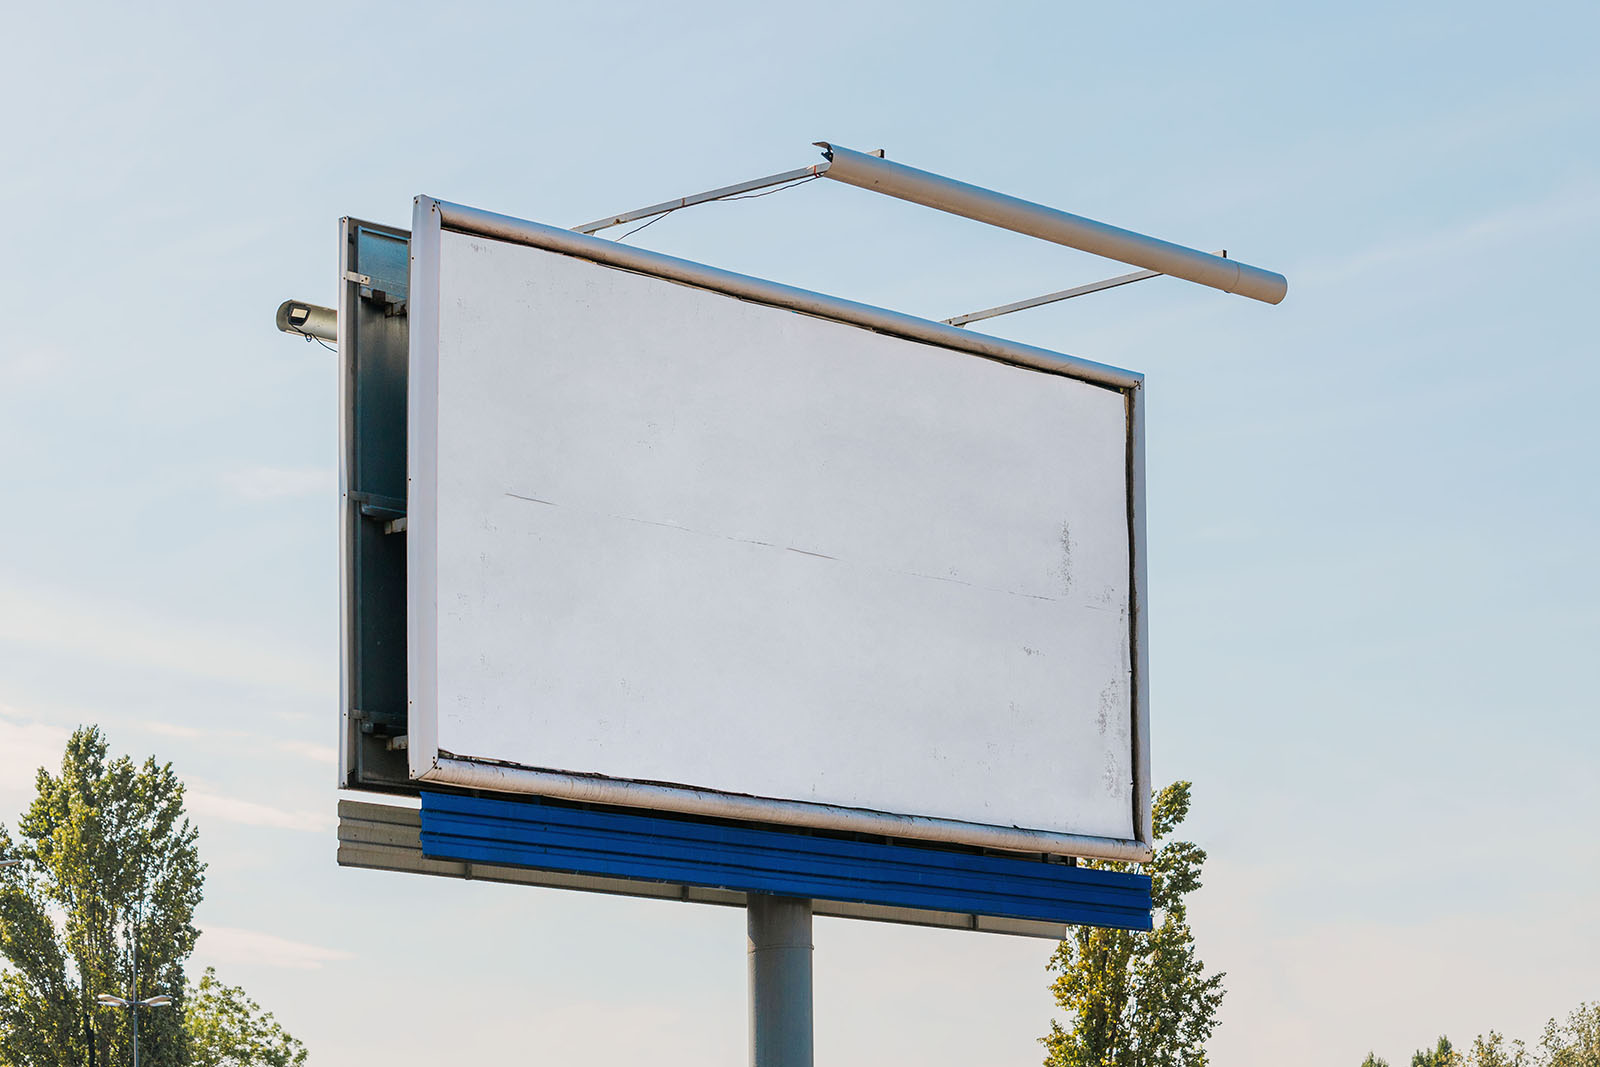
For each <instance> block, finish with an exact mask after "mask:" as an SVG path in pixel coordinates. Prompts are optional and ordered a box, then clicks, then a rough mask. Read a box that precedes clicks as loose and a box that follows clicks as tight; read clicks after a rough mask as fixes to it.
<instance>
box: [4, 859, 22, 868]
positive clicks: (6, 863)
mask: <svg viewBox="0 0 1600 1067" xmlns="http://www.w3.org/2000/svg"><path fill="white" fill-rule="evenodd" d="M21 866H22V861H21V860H0V869H4V868H6V867H21Z"/></svg>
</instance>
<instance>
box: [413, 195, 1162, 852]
mask: <svg viewBox="0 0 1600 1067" xmlns="http://www.w3.org/2000/svg"><path fill="white" fill-rule="evenodd" d="M424 203H428V202H426V201H424ZM422 214H423V213H422V212H419V219H418V228H417V230H416V231H414V235H415V236H414V240H413V256H414V262H413V267H412V284H411V293H410V298H411V308H410V314H411V316H412V339H411V346H412V347H411V372H410V405H411V414H410V419H411V427H412V430H411V434H410V450H411V453H410V470H411V495H410V504H409V519H408V522H409V543H408V567H409V579H408V617H409V626H410V642H409V643H410V656H409V662H410V700H411V706H410V712H409V714H410V721H411V726H410V760H411V768H412V774H413V775H414V776H415V777H418V778H421V779H425V780H434V781H441V782H453V783H455V784H463V785H474V786H479V787H483V786H485V785H486V784H487V785H489V786H490V787H494V788H507V789H525V790H527V791H530V792H557V793H560V792H561V791H560V790H558V789H555V788H554V787H552V786H550V784H549V783H552V782H564V783H567V785H566V787H565V788H566V789H567V792H566V795H574V796H581V795H587V794H583V793H582V792H581V790H580V791H579V792H573V791H572V790H573V788H574V787H573V786H572V783H574V782H576V783H579V785H580V786H581V785H582V783H595V782H601V783H608V782H616V783H623V784H627V783H634V784H637V785H638V786H639V789H638V790H636V791H635V792H634V793H632V794H626V793H624V794H617V793H616V792H615V791H613V792H610V793H597V794H594V795H596V796H601V797H603V798H610V799H616V798H617V797H618V796H619V795H624V796H625V797H626V796H637V797H640V798H646V799H622V800H621V801H620V802H623V803H635V804H645V805H647V806H652V807H659V808H665V809H674V808H676V809H677V810H683V811H701V812H706V811H711V812H715V811H718V810H720V809H717V808H716V807H715V806H714V797H715V796H716V795H724V794H725V795H730V796H735V797H742V798H743V799H744V800H745V801H746V807H745V808H744V809H741V810H744V811H747V812H748V813H750V814H749V817H752V818H761V817H762V815H761V814H760V811H761V805H762V804H765V803H767V802H769V801H770V802H773V803H772V805H771V807H772V809H773V810H774V811H777V810H779V809H780V808H781V810H782V811H783V812H784V813H785V814H784V815H783V816H782V821H788V822H791V823H792V822H801V823H804V822H806V821H807V816H806V812H807V811H810V810H815V811H816V813H817V815H818V818H817V821H816V822H815V825H817V826H822V827H829V826H833V827H839V826H843V825H845V824H844V823H841V822H840V821H839V819H838V817H837V813H838V810H839V809H856V810H858V811H860V812H862V813H887V814H888V815H891V816H895V817H897V818H898V817H906V818H908V819H915V820H917V821H918V823H917V824H918V825H921V826H927V825H932V826H936V827H938V826H943V827H944V829H943V830H941V831H939V832H937V833H929V832H925V831H918V832H917V833H916V834H915V835H914V836H923V837H941V838H942V839H944V840H949V841H956V842H965V843H968V844H989V843H993V840H994V839H993V838H992V836H985V835H984V834H982V833H977V832H967V831H965V830H963V827H984V826H987V827H1000V828H1021V829H1023V830H1028V831H1038V832H1040V836H1041V838H1046V839H1047V838H1049V837H1050V835H1071V836H1076V837H1084V838H1094V839H1105V840H1108V841H1116V842H1122V843H1123V844H1124V845H1127V844H1130V843H1134V842H1138V841H1143V840H1144V839H1145V838H1146V835H1147V833H1148V831H1147V829H1145V828H1144V827H1142V826H1140V825H1139V823H1140V822H1141V819H1140V815H1139V806H1138V804H1137V803H1136V799H1137V798H1136V785H1137V786H1138V788H1140V789H1143V788H1145V784H1144V783H1145V779H1146V774H1145V772H1144V771H1143V770H1142V769H1141V759H1142V757H1143V753H1142V751H1141V750H1140V745H1139V744H1138V743H1136V734H1137V732H1138V730H1139V729H1140V728H1141V727H1140V725H1139V724H1140V720H1139V717H1138V709H1137V708H1136V700H1135V690H1136V677H1135V675H1136V665H1137V662H1138V659H1139V657H1138V656H1137V655H1136V654H1135V648H1134V641H1135V638H1136V635H1137V633H1138V628H1137V626H1136V625H1135V612H1136V610H1137V608H1138V604H1137V598H1136V591H1135V588H1134V581H1135V579H1134V574H1135V566H1134V563H1135V560H1134V555H1133V553H1134V550H1135V544H1136V540H1135V531H1136V529H1137V526H1138V524H1137V522H1136V521H1135V514H1134V511H1133V509H1134V507H1135V503H1136V495H1137V494H1136V493H1134V492H1133V491H1131V490H1130V484H1131V482H1130V480H1131V479H1132V477H1133V474H1132V471H1131V470H1130V464H1131V463H1133V462H1134V459H1133V457H1134V456H1135V454H1136V447H1135V444H1136V442H1135V440H1134V436H1132V435H1134V434H1136V427H1135V428H1130V427H1131V422H1132V415H1131V410H1132V408H1131V401H1130V399H1129V394H1128V392H1127V391H1125V390H1122V389H1118V388H1113V387H1109V386H1106V385H1102V384H1095V383H1091V382H1089V381H1084V380H1079V379H1076V378H1073V377H1068V376H1065V375H1063V374H1057V373H1048V372H1046V371H1042V370H1038V369H1033V368H1029V367H1023V366H1017V365H1011V364H1007V363H1004V362H999V361H996V360H993V359H985V358H981V357H979V356H976V355H973V354H971V353H970V352H964V351H958V350H955V349H953V348H948V347H940V346H938V345H935V344H929V343H924V342H921V341H914V340H908V339H905V338H903V337H897V336H891V335H889V334H886V333H882V332H873V331H872V330H869V329H865V328H862V327H861V326H859V325H854V324H851V323H849V322H845V321H835V320H830V319H827V318H822V317H816V316H813V315H802V314H796V313H795V312H793V311H790V310H785V309H783V308H779V307H774V306H769V305H765V304H762V303H756V302H752V301H749V300H740V299H736V298H734V297H732V296H729V295H726V294H725V293H722V292H716V291H712V290H710V289H707V288H700V287H695V286H692V285H687V284H680V283H678V282H675V281H669V280H666V279H665V278H663V277H657V276H651V275H650V274H646V273H639V272H631V271H627V270H621V269H617V268H616V267H615V266H608V265H605V264H603V263H600V262H595V261H594V260H592V259H587V258H582V257H581V256H578V255H570V254H560V253H558V252H554V251H549V250H546V249H543V248H538V247H532V246H530V245H527V244H522V243H514V242H511V241H507V240H499V239H494V238H491V237H488V236H484V235H482V234H473V233H462V232H454V231H452V230H451V229H448V228H440V226H439V224H438V222H437V218H435V219H434V220H433V222H432V228H431V230H430V229H429V221H428V220H427V219H425V218H423V217H422ZM577 240H589V239H587V238H579V239H577ZM595 244H599V242H595ZM663 258H664V257H663ZM1139 684H1142V680H1139ZM475 768H476V770H474V769H475ZM520 771H529V772H553V773H529V774H521V773H519V772H520ZM486 776H487V777H486ZM708 796H711V797H713V800H710V801H708V800H707V797H708ZM749 798H762V799H761V800H759V801H755V800H750V799H749ZM680 801H681V802H680ZM708 804H711V805H712V806H710V807H708V806H707V805H708ZM796 812H798V813H799V815H796V814H795V813H796ZM829 813H832V814H831V815H830V814H829ZM860 825H862V826H867V825H869V823H861V824H860ZM907 825H909V823H908V824H907ZM884 832H888V833H893V832H894V831H893V830H892V829H886V830H885V831H884ZM1039 849H1040V850H1041V851H1063V852H1075V853H1078V854H1091V853H1092V852H1093V851H1094V850H1093V849H1085V848H1071V847H1066V846H1065V845H1058V846H1052V845H1051V844H1050V843H1049V842H1048V840H1047V841H1046V843H1045V844H1043V845H1040V846H1039ZM1106 854H1111V853H1106ZM1118 854H1122V853H1118Z"/></svg>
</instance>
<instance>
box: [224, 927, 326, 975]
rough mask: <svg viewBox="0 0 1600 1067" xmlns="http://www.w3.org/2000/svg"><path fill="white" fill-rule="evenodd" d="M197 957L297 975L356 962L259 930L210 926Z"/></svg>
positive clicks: (321, 948) (316, 946) (322, 948)
mask: <svg viewBox="0 0 1600 1067" xmlns="http://www.w3.org/2000/svg"><path fill="white" fill-rule="evenodd" d="M196 954H197V955H199V956H201V957H203V958H205V959H206V960H208V961H211V960H214V961H216V962H217V963H228V964H240V965H245V966H265V967H283V968H286V969H289V970H297V971H316V970H321V968H322V966H323V964H326V963H338V962H339V961H341V960H348V959H354V958H355V957H354V955H353V954H352V953H349V952H345V951H344V950H342V949H336V948H325V947H323V946H322V945H308V944H306V943H305V942H303V941H290V940H289V939H288V938H286V937H279V936H278V935H277V934H268V933H263V932H261V931H260V930H242V929H240V928H238V927H234V926H212V925H209V924H208V925H207V926H206V927H205V928H204V929H203V930H201V932H200V941H199V943H198V944H197V946H196Z"/></svg>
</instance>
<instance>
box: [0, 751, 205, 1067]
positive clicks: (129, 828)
mask: <svg viewBox="0 0 1600 1067" xmlns="http://www.w3.org/2000/svg"><path fill="white" fill-rule="evenodd" d="M36 785H37V790H38V795H37V796H36V797H35V799H34V801H33V803H32V805H31V806H30V807H29V808H28V810H27V811H26V812H24V813H23V816H22V818H21V821H20V823H19V824H18V833H17V837H16V838H15V839H13V838H12V837H11V835H10V834H8V833H7V832H6V830H5V828H4V827H0V850H3V852H4V854H5V855H6V856H7V857H11V858H21V859H23V860H24V861H25V862H24V864H23V866H22V867H20V868H12V869H10V870H8V871H7V872H6V877H5V882H4V884H3V886H0V952H3V954H4V956H5V959H6V961H7V962H8V963H9V964H10V967H9V968H8V969H7V970H6V971H5V972H4V973H3V974H0V1063H3V1064H6V1065H7V1067H67V1065H69V1064H70V1065H72V1067H80V1065H83V1064H89V1065H92V1067H110V1064H112V1063H125V1062H127V1060H128V1056H129V1051H130V1050H129V1045H130V1043H131V1027H130V1025H129V1023H130V1020H129V1018H128V1014H129V1013H128V1012H127V1011H124V1010H117V1009H111V1008H102V1007H100V1006H98V1005H97V1004H96V1003H95V996H96V995H97V994H101V993H112V994H115V995H117V996H123V997H127V996H129V994H130V993H132V994H133V995H134V996H137V997H141V998H142V997H149V996H153V995H155V994H157V993H170V994H172V995H174V996H177V997H181V996H182V992H183V978H184V976H183V962H184V960H185V959H186V958H187V957H188V955H189V953H190V952H191V951H192V950H193V948H194V942H195V937H196V936H197V932H196V930H195V928H194V926H193V925H192V924H191V922H190V920H191V919H192V917H193V915H194V909H195V905H196V904H198V903H199V902H200V892H201V883H202V881H203V878H204V871H205V867H204V865H203V864H202V863H201V862H200V857H199V854H198V853H197V852H196V850H195V831H194V828H193V827H192V826H190V825H189V821H188V819H187V818H185V817H184V812H183V783H182V782H180V781H179V780H178V778H177V776H176V775H174V774H173V773H172V767H171V765H170V764H166V765H160V766H158V765H157V764H156V762H155V760H153V759H149V760H146V761H145V762H144V764H143V765H142V766H140V765H135V764H134V762H133V761H132V760H130V759H128V758H127V757H126V756H123V757H120V758H118V759H114V760H113V759H108V758H107V745H106V741H105V738H104V737H103V736H101V734H100V731H99V730H98V729H96V728H94V727H86V728H80V729H79V730H78V731H77V732H76V733H74V734H73V735H72V737H71V739H70V740H69V741H68V742H67V749H66V754H65V755H64V756H63V757H62V760H61V772H60V774H59V775H51V774H50V773H49V772H48V771H46V770H44V769H42V768H41V769H40V770H39V773H38V777H37V779H36ZM141 901H142V902H143V906H142V908H141V907H140V904H141ZM136 914H137V915H138V922H137V923H136V922H135V918H136ZM136 958H137V964H138V976H139V986H138V989H137V990H134V989H133V988H132V982H133V974H134V964H135V959H136ZM139 1052H140V1056H139V1058H140V1062H141V1063H143V1064H148V1065H149V1067H185V1065H186V1064H187V1063H188V1045H187V1042H186V1041H185V1040H184V1037H183V1028H182V1018H181V1016H180V1015H179V1013H178V1012H176V1011H174V1010H173V1009H171V1008H165V1009H163V1008H154V1009H144V1010H141V1012H140V1020H139Z"/></svg>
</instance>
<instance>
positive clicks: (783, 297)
mask: <svg viewBox="0 0 1600 1067" xmlns="http://www.w3.org/2000/svg"><path fill="white" fill-rule="evenodd" d="M446 229H448V230H451V231H452V232H457V233H462V234H467V235H472V236H479V237H485V238H488V239H491V240H497V241H503V242H507V243H510V244H520V245H526V246H529V247H533V248H539V249H542V250H544V251H548V252H554V253H557V254H562V255H570V256H575V257H577V258H580V259H586V260H589V261H591V262H595V263H598V264H600V265H603V266H609V267H614V268H617V269H621V270H626V271H630V272H634V273H639V274H645V275H649V276H652V277H656V278H660V279H663V280H666V281H671V282H675V283H678V284H683V285H688V286H691V287H694V288H700V289H706V290H709V291H712V292H718V293H722V294H724V295H727V296H732V297H735V298H737V299H741V300H748V301H751V302H753V303H758V304H764V305H767V306H771V307H776V308H782V309H785V310H790V311H795V312H800V313H802V314H807V315H812V316H815V317H818V318H824V319H829V320H832V321H836V322H841V323H845V324H848V325H853V326H858V327H864V328H867V329H870V330H874V331H876V332H880V333H885V334H890V335H893V336H897V337H901V338H904V339H907V340H912V341H918V342H922V343H925V344H931V345H935V346H938V347H941V348H946V349H954V350H957V351H962V352H966V353H969V354H972V355H976V356H980V357H982V358H986V359H991V360H995V361H997V362H1002V363H1009V364H1013V365H1017V366H1022V367H1028V368H1032V369H1035V370H1040V371H1045V372H1048V373H1053V374H1059V375H1063V376H1065V377H1069V378H1075V379H1078V380H1080V381H1084V382H1087V383H1090V384H1093V385H1098V386H1101V387H1104V388H1109V389H1113V390H1116V391H1120V392H1122V393H1123V395H1124V397H1125V398H1126V402H1127V406H1128V417H1127V432H1128V449H1129V456H1128V494H1129V496H1128V518H1129V534H1130V569H1131V572H1132V574H1131V578H1132V596H1131V600H1132V612H1131V618H1130V621H1129V625H1130V630H1131V632H1130V642H1131V643H1132V646H1133V648H1132V656H1133V663H1134V667H1133V670H1134V678H1133V693H1132V698H1133V699H1132V704H1133V709H1132V722H1131V723H1130V730H1131V745H1132V757H1133V760H1132V762H1133V768H1132V771H1133V811H1132V813H1131V814H1132V823H1133V828H1134V832H1135V834H1136V835H1137V836H1136V837H1135V838H1133V839H1131V840H1130V839H1124V838H1104V837H1095V836H1089V835H1081V834H1068V833H1060V832H1053V831H1045V830H1030V829H1024V828H1022V827H1003V826H990V825H985V824H977V823H969V822H963V821H959V820H954V819H939V818H930V817H922V816H908V815H896V814H891V813H887V812H880V811H871V810H866V809H860V808H843V807H835V806H832V805H823V804H814V803H807V802H803V801H791V800H780V799H776V798H769V797H757V796H748V795H743V794H731V793H721V792H716V791H713V790H707V789H695V788H692V787H686V786H672V785H664V784H656V783H645V782H636V781H631V780H627V779H618V778H606V777H601V776H587V775H577V774H564V773H560V772H555V771H545V770H536V769H532V768H527V767H520V766H508V765H504V764H494V763H486V762H482V761H475V760H472V759H470V758H462V757H461V756H460V755H459V754H451V753H443V752H441V751H440V750H439V748H438V736H437V732H436V724H435V722H434V720H433V719H432V718H430V717H429V716H427V715H421V716H419V715H417V714H415V712H416V711H417V710H418V708H417V703H418V697H419V695H423V696H424V698H425V699H426V700H427V701H428V703H429V704H431V705H432V711H433V714H434V715H437V692H436V685H437V675H436V652H437V649H436V648H435V646H434V645H433V639H434V632H435V628H436V626H437V610H438V606H437V601H436V597H437V590H436V583H435V581H434V578H435V571H434V570H433V567H432V563H431V561H432V558H433V552H434V550H435V548H436V535H437V514H436V508H437V501H436V499H435V498H434V496H433V487H432V481H431V479H430V478H429V477H428V475H430V474H431V475H432V476H433V477H436V476H437V469H436V467H430V466H428V464H433V463H435V462H436V460H435V450H436V448H437V436H438V422H437V420H438V411H437V397H436V388H437V381H436V377H435V378H429V379H428V380H427V381H423V380H422V379H423V378H424V377H425V376H426V375H427V374H428V373H433V374H435V375H436V371H437V359H438V342H439V337H438V329H439V324H438V321H437V316H436V304H437V301H436V300H432V301H430V300H427V299H423V300H417V299H415V297H416V296H418V295H419V294H423V293H434V294H436V293H437V292H438V282H439V276H438V271H439V250H440V235H441V233H442V232H443V231H444V230H446ZM410 295H411V297H412V299H411V300H410V301H409V311H410V316H411V323H410V325H411V331H410V350H411V359H410V363H411V379H410V385H411V388H410V395H411V397H412V402H411V403H410V404H409V405H408V411H407V422H408V431H409V434H410V439H409V448H408V453H409V456H410V459H409V463H410V464H411V467H410V480H409V486H408V488H409V499H408V504H407V516H408V518H407V543H406V555H407V571H408V582H407V584H408V586H409V587H411V588H413V589H415V588H417V586H416V585H415V583H416V582H417V580H418V579H421V578H424V577H426V578H427V579H428V582H427V585H426V588H427V591H428V592H427V596H425V597H414V596H412V597H408V600H409V608H408V612H407V629H408V648H409V654H408V657H407V672H408V676H409V677H408V690H409V694H408V706H409V709H410V711H411V712H412V714H411V715H409V722H408V724H407V728H408V734H409V738H408V746H407V747H408V759H409V767H410V775H411V777H412V779H413V780H414V781H417V782H426V783H429V784H432V785H442V786H455V787H459V788H467V789H485V790H493V791H496V792H512V793H529V794H537V795H542V796H552V797H559V798H563V799H569V800H580V801H586V802H590V803H601V804H612V805H620V806H625V807H641V808H653V809H656V810H671V811H678V812H683V813H687V814H697V815H704V816H713V817H719V818H734V819H740V820H746V821H755V822H767V823H774V824H778V825H803V826H815V827H818V828H823V829H834V830H845V831H852V832H863V833H872V834H881V835H885V836H889V837H900V838H910V839H916V840H925V841H945V842H951V843H960V844H965V845H973V846H977V847H984V848H996V849H1003V850H1006V851H1013V852H1017V851H1020V852H1039V853H1047V854H1052V855H1065V856H1077V857H1084V858H1090V859H1105V860H1117V861H1123V862H1130V861H1131V862H1136V863H1146V862H1148V861H1149V860H1150V858H1151V855H1152V846H1153V840H1152V825H1151V810H1150V782H1151V777H1150V750H1149V736H1148V735H1149V706H1148V692H1147V684H1148V683H1147V677H1146V675H1147V667H1148V649H1147V647H1146V646H1147V621H1146V604H1145V590H1146V585H1145V582H1146V579H1145V540H1144V534H1145V531H1144V441H1143V428H1144V419H1143V384H1144V376H1143V375H1141V374H1139V373H1137V372H1135V371H1128V370H1123V369H1120V368H1117V367H1111V366H1107V365H1105V364H1100V363H1095V362H1092V361H1090V360H1085V359H1079V358H1077V357H1074V356H1069V355H1064V354H1062V353H1057V352H1051V351H1049V350H1047V349H1042V348H1036V347H1033V346H1031V345H1024V344H1020V343H1018V342H1015V341H1009V340H1005V339H1003V338H998V337H991V336H988V335H985V334H980V333H973V332H970V331H968V330H965V329H960V328H957V327H954V326H949V325H946V324H944V323H940V322H933V321H931V320H927V319H920V318H917V317H915V316H912V315H907V314H904V313H901V312H896V311H890V310H887V309H884V308H878V307H873V306H871V305H868V304H861V303H857V302H855V301H850V300H844V299H841V298H838V297H832V296H827V295H824V294H820V293H814V292H810V291H808V290H804V289H799V288H796V287H793V286H787V285H782V284H780V283H777V282H771V281H766V280H764V279H760V278H754V277H750V276H747V275H742V274H737V273H734V272H732V271H725V270H721V269H719V268H715V267H710V266H706V265H704V264H699V263H694V262H691V261H688V260H683V259H678V258H676V257H673V256H667V255H663V254H661V253H658V252H651V251H648V250H646V249H641V248H635V247H632V246H627V245H619V244H617V243H615V242H612V241H606V240H602V239H599V238H595V237H590V236H587V235H584V234H580V233H574V232H573V231H571V230H564V229H559V228H557V227H553V226H547V225H543V224H540V223H536V222H530V221H527V220H524V219H517V218H512V217H510V216H506V215H499V214H496V213H493V212H488V211H483V210H480V209H476V208H470V207H466V206H463V205H459V204H452V203H449V202H447V201H441V200H437V199H435V198H433V197H429V196H418V197H417V198H416V200H415V201H414V208H413V216H412V230H411V285H410ZM419 371H421V372H423V373H422V374H421V375H419ZM429 384H431V385H432V386H433V388H431V389H429V388H423V386H426V385H429ZM430 398H431V399H430ZM419 399H420V400H424V401H426V402H425V403H418V402H417V401H418V400H419ZM424 445H426V446H427V447H423V446H424ZM424 720H426V721H424Z"/></svg>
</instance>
